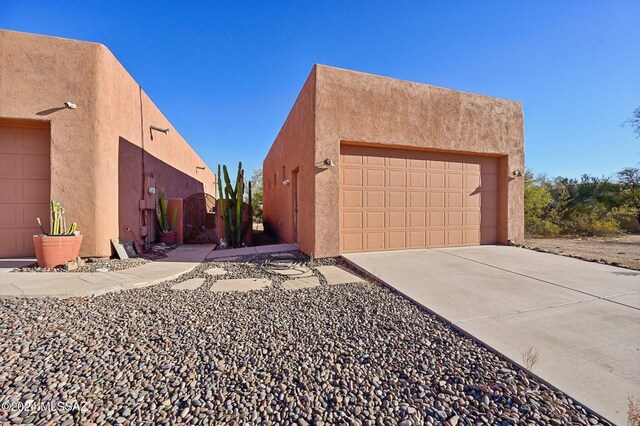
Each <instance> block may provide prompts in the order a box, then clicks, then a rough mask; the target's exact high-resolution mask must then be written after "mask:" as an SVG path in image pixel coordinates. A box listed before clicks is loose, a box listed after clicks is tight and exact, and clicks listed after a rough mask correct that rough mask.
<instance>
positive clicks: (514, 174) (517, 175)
mask: <svg viewBox="0 0 640 426" xmlns="http://www.w3.org/2000/svg"><path fill="white" fill-rule="evenodd" d="M511 176H513V177H520V176H524V175H523V174H522V172H521V171H520V170H514V171H512V172H511Z"/></svg>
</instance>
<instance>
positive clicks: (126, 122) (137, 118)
mask: <svg viewBox="0 0 640 426" xmlns="http://www.w3.org/2000/svg"><path fill="white" fill-rule="evenodd" d="M99 47H100V50H101V55H100V66H99V72H98V93H99V97H98V102H99V106H98V110H99V111H100V114H99V116H98V120H99V121H98V132H97V134H98V138H99V140H100V141H101V144H102V148H101V153H102V155H104V159H105V160H106V161H101V162H100V163H99V165H98V166H99V167H100V169H101V173H102V175H103V176H105V178H106V179H105V180H107V181H108V182H109V184H108V185H105V187H104V188H103V193H102V195H103V196H104V199H103V200H102V204H101V205H107V206H109V207H108V210H109V212H108V214H107V216H108V218H109V219H110V220H109V222H108V223H105V226H106V227H108V229H109V233H110V234H112V235H116V236H117V235H119V236H120V238H122V239H125V240H129V239H130V238H131V235H130V233H128V232H127V231H126V230H125V228H126V227H130V228H131V229H133V230H134V232H135V233H136V234H137V236H138V238H140V232H141V226H142V225H143V224H144V223H146V226H147V230H148V232H149V240H150V241H154V240H155V223H156V220H155V216H154V212H153V211H152V210H149V211H147V212H146V215H145V216H144V217H141V212H140V210H139V200H141V199H143V197H144V194H145V193H146V192H147V189H148V188H146V187H144V176H150V175H153V176H154V178H155V185H156V188H157V191H158V194H159V193H160V191H162V190H164V192H165V193H166V194H167V197H169V198H187V197H188V196H189V195H191V194H194V193H196V192H207V193H209V194H211V195H213V196H214V197H215V196H216V191H215V185H214V183H215V179H216V177H215V174H214V173H213V171H212V170H211V169H210V168H209V166H207V165H206V164H205V163H204V161H203V160H202V159H201V158H200V157H199V156H198V154H197V153H196V152H195V151H194V150H193V149H192V148H191V147H190V146H189V144H188V143H187V142H186V141H185V140H184V139H183V138H182V136H181V135H180V134H179V133H178V132H177V130H176V129H175V128H174V127H173V126H172V125H171V123H170V122H169V120H168V119H167V118H166V117H165V116H164V115H163V114H162V113H161V112H160V110H159V109H158V108H157V107H156V106H155V104H154V103H153V101H152V100H151V99H150V98H149V97H148V96H147V94H146V93H145V92H144V90H142V88H141V87H140V86H139V85H138V83H137V82H136V81H135V80H134V79H133V78H132V77H131V75H130V74H129V73H128V72H127V71H126V69H125V68H124V67H123V66H122V65H121V64H120V63H119V62H118V60H117V59H116V58H115V56H114V55H113V54H112V53H111V52H110V51H109V50H108V49H107V48H106V47H104V46H102V45H99ZM151 125H154V126H157V127H160V128H168V129H169V134H168V135H165V134H164V133H161V132H158V131H151V130H150V126H151ZM196 166H200V167H205V170H198V169H196ZM114 183H115V185H114ZM147 198H149V197H148V196H147ZM151 198H153V197H151ZM101 214H102V213H101Z"/></svg>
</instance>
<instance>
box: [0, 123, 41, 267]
mask: <svg viewBox="0 0 640 426" xmlns="http://www.w3.org/2000/svg"><path fill="white" fill-rule="evenodd" d="M49 134H50V132H49V128H48V127H47V128H41V127H29V126H20V125H5V124H2V123H0V236H1V238H0V258H11V257H24V256H29V257H32V256H34V255H35V252H34V248H33V235H34V234H37V233H39V232H40V231H39V228H38V226H37V224H36V218H37V217H40V218H41V219H42V221H43V222H44V225H45V226H48V223H49V193H50V182H51V177H50V175H51V162H50V154H49V152H50V151H49V145H50V143H49V139H50V137H49Z"/></svg>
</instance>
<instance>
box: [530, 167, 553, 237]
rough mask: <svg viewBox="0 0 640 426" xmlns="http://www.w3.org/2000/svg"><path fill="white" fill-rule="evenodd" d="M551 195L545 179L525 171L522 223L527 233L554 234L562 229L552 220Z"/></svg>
mask: <svg viewBox="0 0 640 426" xmlns="http://www.w3.org/2000/svg"><path fill="white" fill-rule="evenodd" d="M553 202H554V200H553V196H552V195H551V192H550V191H549V186H548V184H547V182H546V179H545V178H544V177H542V176H539V177H534V175H533V172H531V171H530V170H527V172H526V173H525V187H524V223H525V229H526V231H527V234H529V235H540V236H555V235H558V234H560V232H561V231H562V229H561V228H560V227H559V226H558V225H557V224H555V223H554V222H553V216H554V211H553Z"/></svg>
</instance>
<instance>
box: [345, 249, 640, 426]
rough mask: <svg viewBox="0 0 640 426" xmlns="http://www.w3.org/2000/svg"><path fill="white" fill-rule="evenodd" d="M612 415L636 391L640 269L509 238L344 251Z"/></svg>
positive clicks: (621, 411) (620, 417)
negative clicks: (532, 360) (530, 359)
mask: <svg viewBox="0 0 640 426" xmlns="http://www.w3.org/2000/svg"><path fill="white" fill-rule="evenodd" d="M344 257H345V258H346V259H347V260H349V261H350V262H352V263H353V264H355V265H356V266H358V267H360V268H361V269H363V270H365V271H367V272H369V273H371V274H372V275H374V276H376V277H378V278H379V279H381V280H382V281H383V282H385V283H386V284H388V285H390V286H391V287H394V288H395V289H397V290H398V291H400V292H402V293H403V294H405V295H406V296H407V297H409V298H410V299H413V300H414V301H416V302H417V303H419V304H421V305H423V306H424V307H426V308H427V309H429V310H431V311H433V312H435V313H437V314H439V315H441V316H442V317H444V318H445V319H447V320H449V321H450V322H452V323H453V324H455V325H456V326H458V327H459V328H461V329H463V330H464V331H466V332H468V333H469V334H471V335H473V336H475V337H476V338H477V339H479V340H481V341H483V342H484V343H485V344H487V345H488V346H491V347H492V348H494V349H496V350H497V351H499V352H501V353H503V354H504V355H506V356H507V357H509V358H510V359H512V360H513V361H515V362H517V363H520V364H522V363H523V361H522V352H523V351H525V350H526V349H527V348H529V347H534V348H535V349H537V351H538V353H539V360H538V363H537V364H536V365H535V366H534V367H533V369H532V371H533V372H534V373H535V374H537V375H538V376H540V377H541V378H543V379H545V380H547V381H548V382H549V383H552V384H553V385H555V386H557V387H558V388H559V389H561V390H563V391H565V392H566V393H567V394H569V395H570V396H572V397H573V398H575V399H577V400H578V401H580V402H582V403H583V404H586V406H588V407H589V408H591V409H592V410H595V411H596V412H598V413H599V414H601V415H603V416H605V417H607V418H608V419H609V420H611V421H613V422H615V423H618V424H624V423H625V422H626V416H627V397H628V396H635V397H640V273H639V272H635V271H631V270H627V269H622V268H616V267H612V266H606V265H601V264H596V263H590V262H585V261H581V260H577V259H572V258H568V257H562V256H556V255H552V254H546V253H538V252H534V251H530V250H526V249H520V248H514V247H504V246H481V247H460V248H448V249H432V250H406V251H392V252H376V253H357V254H348V255H344Z"/></svg>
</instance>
